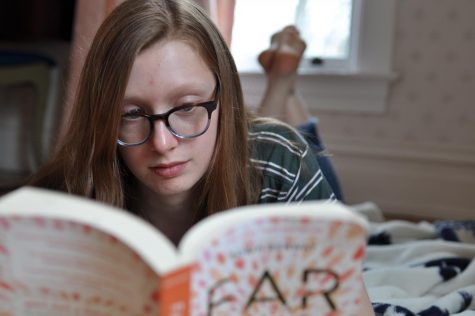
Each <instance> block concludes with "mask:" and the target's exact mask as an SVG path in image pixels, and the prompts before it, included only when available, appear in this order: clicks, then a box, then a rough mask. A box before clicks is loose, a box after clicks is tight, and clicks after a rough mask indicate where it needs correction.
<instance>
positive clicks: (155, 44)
mask: <svg viewBox="0 0 475 316" xmlns="http://www.w3.org/2000/svg"><path fill="white" fill-rule="evenodd" d="M68 126H69V129H68V131H67V133H66V135H65V137H64V138H63V139H62V141H61V143H60V144H59V146H58V149H57V150H56V152H55V154H54V155H53V156H52V158H51V159H50V161H49V162H48V163H47V164H46V165H45V166H44V167H43V168H42V169H41V170H40V171H39V172H38V174H37V175H36V176H35V177H34V179H33V180H32V182H31V184H33V185H37V186H42V187H46V188H50V189H56V190H62V191H66V192H69V193H72V194H78V195H82V196H87V197H90V198H94V199H96V200H99V201H102V202H105V203H109V204H112V205H114V206H117V207H122V208H125V209H128V210H130V211H131V212H134V213H135V214H137V215H139V216H141V217H143V218H144V219H146V220H148V221H150V222H151V223H152V224H153V225H154V226H156V227H157V228H158V229H160V230H161V231H162V232H163V233H164V234H165V235H167V236H168V237H169V238H170V239H171V240H172V241H173V242H175V243H177V242H178V241H179V240H180V238H181V237H182V236H183V234H184V233H185V231H186V230H188V229H189V228H190V227H191V226H192V225H193V224H194V223H195V222H197V221H198V220H200V219H202V218H203V217H205V216H207V215H209V214H212V213H215V212H220V211H223V210H226V209H229V208H232V207H236V206H240V205H246V204H252V203H270V202H292V201H302V200H307V199H324V200H329V201H331V200H334V199H335V196H334V194H333V193H332V190H331V189H330V186H329V185H328V183H327V181H326V179H325V177H324V176H323V175H322V172H321V171H320V169H319V166H318V164H317V162H316V160H315V158H314V156H313V155H312V153H311V151H310V150H309V148H308V146H307V144H306V143H305V141H303V139H302V138H301V137H300V136H299V135H298V133H296V132H295V131H294V130H293V129H292V128H291V127H289V126H287V125H284V124H283V123H278V122H277V121H273V120H270V119H257V118H253V117H251V116H250V115H249V114H248V113H247V112H246V111H245V108H244V106H243V96H242V92H241V85H240V82H239V77H238V73H237V70H236V67H235V64H234V61H233V59H232V57H231V54H230V52H229V50H228V48H227V46H226V44H225V42H224V40H223V39H222V37H221V36H220V33H219V32H218V30H217V29H216V27H215V26H214V25H213V23H212V22H211V21H210V20H209V18H208V17H207V16H206V14H205V13H203V12H202V10H201V9H200V8H199V7H198V6H196V5H195V4H193V3H192V2H188V1H178V0H129V1H125V2H124V3H123V4H121V5H120V6H118V7H117V8H116V9H115V10H114V11H113V12H112V13H111V15H110V16H109V17H108V18H107V19H106V20H105V21H104V23H103V24H102V26H101V27H100V29H99V30H98V32H97V34H96V36H95V38H94V41H93V43H92V46H91V48H90V51H89V53H88V56H87V58H86V62H85V65H84V68H83V70H82V74H81V78H80V82H79V87H78V91H77V97H76V99H75V102H74V106H73V111H72V115H71V118H70V122H69V125H68Z"/></svg>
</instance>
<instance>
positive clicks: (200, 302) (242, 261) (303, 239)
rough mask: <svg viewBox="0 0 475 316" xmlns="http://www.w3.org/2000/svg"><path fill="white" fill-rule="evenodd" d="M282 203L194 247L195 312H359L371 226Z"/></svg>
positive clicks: (207, 313)
mask: <svg viewBox="0 0 475 316" xmlns="http://www.w3.org/2000/svg"><path fill="white" fill-rule="evenodd" d="M306 207H308V206H306ZM332 208H333V206H330V210H332ZM279 209H280V208H276V211H275V212H269V213H274V215H273V216H264V217H262V218H254V219H252V218H251V219H249V220H245V221H243V220H241V221H239V220H236V222H235V224H233V227H230V225H228V228H226V229H225V231H224V232H223V233H222V234H220V235H219V236H216V237H215V238H213V239H212V240H210V241H209V242H205V243H204V244H202V246H201V248H200V250H195V251H194V252H195V255H196V256H197V257H198V260H197V267H196V269H195V271H194V274H193V276H192V286H191V295H192V301H191V308H190V309H191V311H192V313H191V315H358V314H359V309H360V307H361V297H362V293H364V290H363V288H362V286H363V283H362V281H361V269H362V265H361V260H362V258H363V255H364V250H365V245H366V240H365V236H366V232H365V228H364V227H363V226H362V225H360V223H358V221H352V220H351V217H350V218H349V219H346V220H345V219H344V217H343V218H341V219H339V218H338V216H336V217H335V218H326V217H325V216H322V217H321V218H313V217H311V216H304V215H298V216H290V214H289V215H285V214H283V215H282V216H280V215H279V211H278V210H279ZM253 211H258V209H255V210H253ZM315 212H318V210H315ZM264 213H265V212H264ZM297 213H299V212H297ZM303 213H305V212H303ZM307 214H309V212H307ZM343 215H344V213H343ZM350 215H351V214H350ZM208 234H211V233H210V232H208ZM190 239H191V237H190ZM202 242H204V241H202ZM195 246H196V245H195ZM195 246H194V247H195ZM187 250H188V251H191V250H190V249H187Z"/></svg>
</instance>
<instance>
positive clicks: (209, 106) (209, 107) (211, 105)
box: [117, 100, 218, 147]
mask: <svg viewBox="0 0 475 316" xmlns="http://www.w3.org/2000/svg"><path fill="white" fill-rule="evenodd" d="M198 106H200V107H204V108H205V109H206V111H207V112H208V123H207V124H206V128H205V129H204V130H203V131H202V132H200V133H198V134H194V135H189V136H184V135H180V134H178V133H177V132H176V131H175V130H174V129H173V128H172V127H171V126H170V122H169V121H168V117H169V116H170V115H171V114H173V113H175V112H177V111H181V110H183V109H188V108H193V107H198ZM217 107H218V101H217V100H212V101H206V102H202V103H198V104H185V105H181V106H177V107H175V108H173V109H171V110H170V111H168V112H166V113H162V114H152V115H150V114H146V113H140V114H133V115H134V116H140V117H145V118H146V119H147V120H148V122H149V123H150V130H149V133H148V135H147V137H145V139H144V140H143V141H141V142H139V143H133V144H129V143H125V142H123V141H121V140H120V139H117V144H119V145H120V146H123V147H133V146H138V145H142V144H144V143H146V142H147V141H148V140H149V139H150V136H152V133H153V129H154V125H155V121H158V120H161V121H164V122H165V126H166V127H167V129H168V130H169V131H170V132H171V133H172V135H173V136H175V137H177V138H180V139H190V138H195V137H198V136H201V135H203V134H204V133H206V131H207V130H208V128H209V125H210V123H211V114H212V113H213V111H214V110H216V108H217Z"/></svg>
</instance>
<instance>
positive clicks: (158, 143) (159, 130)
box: [150, 120, 178, 154]
mask: <svg viewBox="0 0 475 316" xmlns="http://www.w3.org/2000/svg"><path fill="white" fill-rule="evenodd" d="M150 141H151V144H152V146H153V148H154V149H155V151H157V152H158V153H160V154H163V153H165V152H167V151H169V150H171V149H173V148H175V147H176V146H177V145H178V139H177V138H176V137H175V136H174V135H173V134H172V133H171V132H170V130H169V129H168V128H167V126H166V125H165V122H164V121H161V120H159V121H156V122H155V125H154V128H153V133H152V137H151V140H150Z"/></svg>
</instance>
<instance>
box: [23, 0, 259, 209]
mask: <svg viewBox="0 0 475 316" xmlns="http://www.w3.org/2000/svg"><path fill="white" fill-rule="evenodd" d="M164 39H179V40H184V41H186V42H187V43H189V44H190V45H192V46H193V47H194V48H195V49H197V51H198V52H199V53H200V55H201V57H202V58H203V59H204V61H205V62H206V63H207V65H208V66H209V68H210V70H211V71H212V72H213V73H214V74H215V77H216V78H217V80H218V82H219V87H220V89H219V95H218V97H219V104H220V111H219V118H218V136H217V142H216V148H215V150H214V154H213V157H212V160H211V162H210V167H209V168H208V172H207V173H206V174H205V176H204V177H203V179H202V180H201V181H200V183H199V184H198V186H199V190H200V194H201V197H202V198H201V201H200V203H199V206H198V211H201V212H204V214H211V213H215V212H218V211H221V210H224V209H228V208H231V207H235V206H238V205H244V204H249V203H251V202H253V201H255V198H256V197H255V193H256V191H257V190H256V186H257V185H256V184H255V183H257V181H256V179H257V175H255V174H254V172H255V171H254V169H253V168H250V167H249V165H248V164H249V149H248V141H247V126H248V115H247V113H246V110H245V108H244V105H243V96H242V91H241V84H240V81H239V77H238V73H237V70H236V66H235V64H234V61H233V58H232V56H231V54H230V52H229V49H228V47H227V46H226V43H225V41H224V40H223V38H222V37H221V35H220V33H219V31H218V30H217V29H216V27H215V26H214V24H213V23H212V22H211V21H210V19H209V18H208V16H207V15H206V13H204V12H203V11H202V10H201V9H200V8H199V7H198V6H197V5H196V4H194V3H192V2H191V1H188V0H129V1H125V2H124V3H122V4H121V5H119V6H118V7H117V8H116V9H115V10H114V11H113V12H112V13H111V14H110V15H109V16H108V17H107V19H106V20H105V21H104V23H103V24H102V25H101V27H100V28H99V30H98V32H97V34H96V36H95V38H94V40H93V43H92V46H91V48H90V51H89V53H88V55H87V58H86V61H85V65H84V67H83V70H82V73H81V77H80V81H79V86H78V90H77V95H76V98H75V102H74V105H73V111H72V113H71V117H70V122H69V124H68V126H69V129H68V130H67V132H66V134H65V137H64V138H63V139H62V141H61V142H60V144H59V145H58V147H57V148H58V150H57V151H56V152H55V154H54V155H53V157H52V158H51V159H50V161H49V162H48V163H47V164H46V165H45V166H44V167H43V168H42V169H41V170H40V171H39V172H38V173H37V175H36V176H35V178H34V179H33V181H32V182H31V183H32V184H33V185H38V186H44V187H49V188H52V189H58V190H63V191H67V192H70V193H73V194H78V195H83V196H88V197H92V198H95V199H97V200H99V201H103V202H106V203H109V204H112V205H115V206H118V207H127V205H126V197H127V195H128V194H129V192H130V189H129V188H128V185H127V184H128V183H129V180H130V179H128V177H131V175H130V173H129V172H128V171H127V168H126V167H125V166H124V164H123V163H122V162H121V159H120V157H119V153H118V150H117V143H116V140H117V135H118V126H119V121H120V115H121V106H122V100H123V97H124V93H125V88H126V86H127V82H128V78H129V75H130V71H131V68H132V65H133V63H134V60H135V58H136V56H137V55H138V54H139V53H140V52H141V51H142V50H144V49H145V48H147V47H148V46H150V45H151V44H153V43H155V42H157V41H160V40H164ZM202 214H203V213H202ZM204 214H203V215H204Z"/></svg>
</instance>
